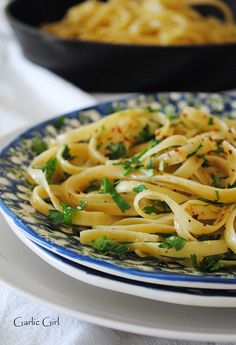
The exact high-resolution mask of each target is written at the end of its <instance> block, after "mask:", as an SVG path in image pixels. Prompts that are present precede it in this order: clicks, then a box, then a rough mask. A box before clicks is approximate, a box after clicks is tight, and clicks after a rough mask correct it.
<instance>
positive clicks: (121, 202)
mask: <svg viewBox="0 0 236 345" xmlns="http://www.w3.org/2000/svg"><path fill="white" fill-rule="evenodd" d="M101 192H102V193H108V194H110V195H111V197H112V199H113V201H114V202H115V203H116V205H117V206H118V207H119V209H120V210H121V211H122V212H125V211H126V210H128V209H129V208H130V205H129V204H128V203H127V202H126V201H125V199H124V198H122V196H121V195H120V194H119V193H118V192H117V190H116V189H115V187H114V186H113V185H112V184H111V182H110V181H109V180H108V179H107V178H103V179H102V180H101Z"/></svg>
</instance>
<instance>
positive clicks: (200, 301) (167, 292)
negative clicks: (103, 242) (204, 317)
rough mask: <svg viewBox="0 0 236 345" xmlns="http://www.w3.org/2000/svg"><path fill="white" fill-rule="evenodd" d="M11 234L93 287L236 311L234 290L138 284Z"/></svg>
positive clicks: (24, 237) (42, 256) (164, 300)
mask: <svg viewBox="0 0 236 345" xmlns="http://www.w3.org/2000/svg"><path fill="white" fill-rule="evenodd" d="M15 234H16V235H17V236H18V237H19V238H20V240H21V241H22V242H24V244H25V245H26V246H27V247H28V248H30V249H31V250H32V251H33V252H34V253H36V254H37V255H38V256H40V258H42V259H43V260H44V261H46V262H47V263H49V264H50V265H51V266H53V267H55V268H56V269H58V270H59V271H62V272H64V273H65V274H67V275H69V276H71V277H73V278H75V279H77V280H80V281H82V282H84V283H87V284H90V285H94V286H96V287H100V288H104V289H108V290H112V291H116V292H122V293H125V294H129V295H133V296H139V297H143V298H148V299H152V300H156V301H162V302H168V303H175V304H181V305H189V306H198V307H199V306H201V307H224V308H226V307H228V308H235V307H236V298H235V297H236V290H212V289H195V288H182V287H176V286H164V285H157V284H150V283H144V282H139V281H135V280H131V279H125V278H121V277H117V276H114V275H110V274H107V273H104V272H100V271H98V270H93V269H92V268H89V267H86V266H83V265H80V264H77V263H75V262H73V261H71V260H68V259H65V258H64V257H62V256H60V255H57V254H55V253H53V252H52V251H50V250H48V249H45V248H44V247H42V246H39V245H38V244H36V243H35V242H33V241H31V240H30V239H29V238H28V237H27V236H26V235H25V234H24V233H23V232H22V231H20V230H17V229H15Z"/></svg>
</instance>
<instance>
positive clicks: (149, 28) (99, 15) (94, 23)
mask: <svg viewBox="0 0 236 345" xmlns="http://www.w3.org/2000/svg"><path fill="white" fill-rule="evenodd" d="M197 5H208V6H213V7H216V8H217V9H219V10H220V11H221V12H222V13H223V15H224V21H222V20H220V19H217V18H216V17H214V16H207V17H206V16H203V15H202V14H201V13H200V12H199V11H197V9H196V8H194V6H197ZM42 30H43V31H45V32H47V33H49V34H51V35H54V36H56V37H59V38H63V39H81V40H91V41H101V42H111V43H125V44H150V45H156V44H157V45H182V44H207V43H232V42H234V43H235V42H236V24H235V22H234V16H233V13H232V11H231V9H230V8H229V7H228V5H227V4H225V3H224V2H223V1H221V0H178V1H176V0H108V1H106V2H103V1H98V0H87V1H84V2H82V3H80V4H78V5H76V6H73V7H72V8H70V9H69V10H68V11H67V13H66V14H65V16H64V18H62V20H60V21H58V22H55V23H48V24H44V25H42Z"/></svg>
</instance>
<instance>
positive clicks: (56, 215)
mask: <svg viewBox="0 0 236 345" xmlns="http://www.w3.org/2000/svg"><path fill="white" fill-rule="evenodd" d="M48 218H49V220H50V222H51V223H52V224H55V225H58V224H63V223H64V215H63V213H62V212H60V211H57V210H49V212H48Z"/></svg>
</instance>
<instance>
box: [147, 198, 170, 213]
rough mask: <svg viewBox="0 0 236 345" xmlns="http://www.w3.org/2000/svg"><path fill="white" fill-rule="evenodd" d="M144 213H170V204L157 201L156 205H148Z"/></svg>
mask: <svg viewBox="0 0 236 345" xmlns="http://www.w3.org/2000/svg"><path fill="white" fill-rule="evenodd" d="M157 207H160V208H161V210H160V209H158V208H157ZM143 212H144V213H146V214H152V213H154V214H161V213H169V212H170V208H169V206H168V204H167V203H166V202H165V201H161V200H156V201H154V203H153V204H152V205H147V206H145V207H144V208H143Z"/></svg>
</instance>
